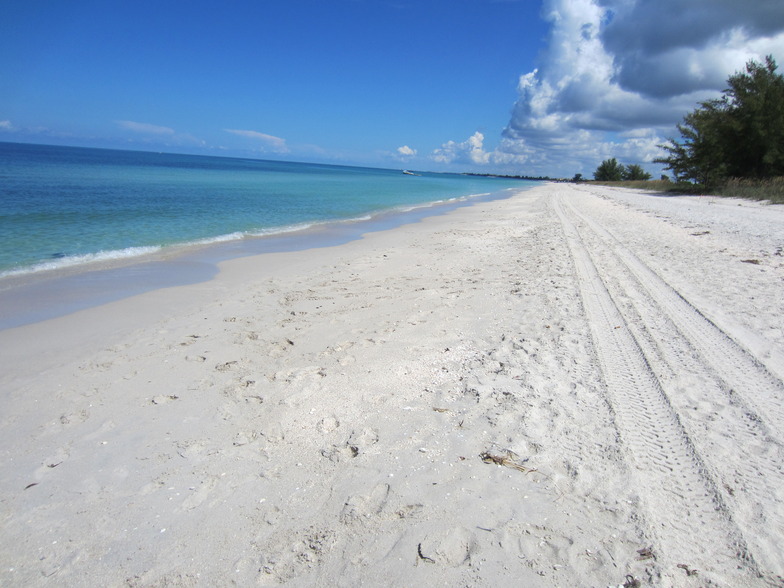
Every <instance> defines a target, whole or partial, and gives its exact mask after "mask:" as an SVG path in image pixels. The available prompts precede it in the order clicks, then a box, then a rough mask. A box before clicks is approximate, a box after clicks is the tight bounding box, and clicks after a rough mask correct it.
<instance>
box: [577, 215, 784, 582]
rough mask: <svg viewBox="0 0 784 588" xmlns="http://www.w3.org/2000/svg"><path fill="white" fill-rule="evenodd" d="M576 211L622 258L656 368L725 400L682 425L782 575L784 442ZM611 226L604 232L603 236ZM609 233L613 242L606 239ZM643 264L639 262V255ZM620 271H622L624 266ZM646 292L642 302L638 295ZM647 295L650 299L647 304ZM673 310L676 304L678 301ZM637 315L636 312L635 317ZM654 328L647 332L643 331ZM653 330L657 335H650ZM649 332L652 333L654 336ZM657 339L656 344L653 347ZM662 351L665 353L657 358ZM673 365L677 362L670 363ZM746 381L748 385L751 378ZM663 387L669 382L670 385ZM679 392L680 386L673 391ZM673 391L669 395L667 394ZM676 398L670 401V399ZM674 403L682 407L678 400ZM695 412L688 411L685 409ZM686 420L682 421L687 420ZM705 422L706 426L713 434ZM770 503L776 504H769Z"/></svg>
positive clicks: (768, 564) (750, 535) (756, 549)
mask: <svg viewBox="0 0 784 588" xmlns="http://www.w3.org/2000/svg"><path fill="white" fill-rule="evenodd" d="M564 206H566V207H567V208H568V209H569V210H570V212H572V213H573V214H574V215H575V217H576V218H578V219H579V220H581V221H583V222H584V223H585V224H586V225H587V226H588V227H589V228H591V229H593V232H594V233H595V234H596V236H597V237H598V240H599V243H600V245H599V246H600V247H602V248H603V249H606V250H608V251H609V261H608V262H607V263H610V264H614V265H615V264H617V265H619V266H621V267H624V268H625V270H626V271H625V272H623V275H624V276H625V278H622V277H618V280H621V281H624V282H625V283H624V284H620V285H618V286H616V288H618V289H621V290H622V291H624V293H626V294H627V295H629V296H630V298H631V299H632V306H633V310H630V309H627V310H626V311H625V312H626V314H627V315H628V314H630V313H632V312H633V313H635V316H634V317H632V319H631V320H630V321H629V324H630V327H631V325H632V324H635V323H636V322H641V323H642V326H640V327H637V328H634V329H633V331H636V332H638V333H639V334H640V335H639V336H638V337H636V338H637V341H638V344H640V346H641V348H642V347H643V346H644V349H643V351H644V353H646V350H647V353H646V354H647V355H649V356H650V358H651V361H655V362H656V363H657V367H658V370H657V371H659V372H666V371H668V370H669V371H670V372H671V373H675V372H677V371H680V372H682V373H684V372H685V373H692V374H699V375H700V376H701V377H702V381H703V382H704V383H703V384H702V385H701V386H700V387H699V390H692V391H691V393H692V394H693V395H695V396H698V399H699V400H700V401H701V402H704V403H706V404H708V405H718V406H723V407H724V409H723V410H719V411H716V412H715V413H713V414H712V416H711V418H709V419H704V420H703V421H701V422H699V423H698V424H697V425H696V426H695V427H693V428H692V429H691V430H690V428H689V427H688V422H689V421H688V418H687V421H686V424H684V428H685V429H687V431H688V433H689V435H690V437H691V439H692V440H693V442H694V444H695V446H697V447H698V448H704V449H705V450H704V451H702V452H701V455H707V456H708V457H709V458H713V459H708V460H705V459H704V458H703V461H707V462H708V463H709V464H710V466H711V469H712V470H713V471H716V472H718V477H719V478H720V479H722V480H723V481H724V484H722V485H721V486H720V487H719V491H720V492H721V493H722V495H723V497H724V500H725V502H726V503H727V504H728V505H732V506H733V507H734V510H733V519H734V520H735V523H736V525H737V526H738V527H739V528H741V529H742V530H745V532H744V537H745V541H746V543H747V544H748V545H749V548H750V549H751V552H752V554H753V555H754V558H755V560H757V561H758V562H759V563H760V565H762V564H763V563H764V564H765V568H767V569H769V570H771V574H778V575H779V576H782V575H784V554H782V553H781V552H780V549H779V548H778V547H777V546H778V544H779V542H780V541H781V537H782V536H784V506H782V505H784V470H783V468H782V464H784V448H782V446H781V444H780V443H778V442H777V441H775V439H771V438H770V433H769V430H768V427H767V426H765V424H764V422H763V421H762V419H761V418H760V417H759V415H757V414H756V413H755V411H754V410H753V409H752V408H750V407H749V406H748V405H747V403H746V402H745V401H744V399H743V398H742V397H740V396H739V395H738V394H737V393H736V392H735V391H734V390H732V389H730V387H729V385H728V384H727V383H726V382H725V381H724V380H723V379H722V378H721V375H720V374H718V373H717V371H716V370H715V368H714V366H713V365H712V364H711V363H710V362H709V361H708V360H707V359H706V358H705V357H704V356H703V355H702V354H701V353H700V352H699V351H698V350H697V349H696V346H695V344H694V342H693V341H692V340H691V339H690V338H689V337H688V336H686V335H684V334H683V332H682V331H681V330H680V329H679V328H678V326H677V324H676V321H675V320H673V318H672V317H671V312H672V311H673V309H671V308H668V307H663V306H662V305H661V304H660V303H659V302H657V301H656V300H654V298H653V296H652V295H651V294H650V292H649V291H648V290H647V289H646V287H645V285H644V284H643V283H642V282H640V281H639V279H638V278H637V274H636V272H634V271H633V270H632V268H629V267H628V265H627V264H626V261H625V260H623V259H622V258H621V257H620V256H619V255H618V254H617V252H615V244H616V243H617V242H618V241H617V239H608V238H607V236H609V235H611V233H609V231H606V230H604V229H602V228H601V227H597V226H596V223H594V222H593V221H591V219H590V218H589V217H587V216H586V215H584V214H581V213H580V212H579V211H577V210H576V209H575V206H574V205H573V204H572V203H565V204H564ZM602 233H606V235H602ZM608 240H609V242H608ZM640 263H642V262H640ZM618 275H619V276H620V275H621V273H620V272H619V274H618ZM641 298H644V299H645V300H644V301H643V302H640V299H641ZM645 301H648V302H649V303H650V305H649V306H647V307H646V304H645V303H644V302H645ZM674 310H675V311H677V310H678V309H677V308H675V309H674ZM635 318H636V319H637V320H636V321H635ZM645 335H649V337H645ZM651 335H655V336H651ZM646 339H655V341H656V342H653V343H649V342H647V341H646ZM652 346H655V347H656V349H655V350H653V352H652V349H651V347H652ZM657 352H659V353H661V354H664V355H666V357H659V356H658V354H657ZM670 364H672V365H670ZM747 385H748V384H747ZM665 387H666V386H665ZM675 393H676V394H677V391H676V392H675ZM670 396H672V394H670ZM671 404H672V403H671ZM673 410H675V411H676V413H677V409H676V408H675V407H673ZM691 412H692V411H691V410H689V411H687V413H686V415H687V417H688V416H689V413H691ZM682 424H683V423H682ZM702 429H708V430H709V432H708V435H707V437H708V439H707V440H706V433H705V431H704V430H702ZM710 434H712V435H714V439H725V440H726V439H727V438H729V439H731V440H732V446H733V448H732V449H731V450H730V451H728V450H727V448H726V447H719V448H717V447H716V445H715V441H711V440H710ZM730 484H732V485H736V484H740V488H739V491H738V492H734V491H732V490H731V489H730V490H729V492H727V491H726V490H727V489H728V488H729V487H730ZM771 503H772V504H773V506H771Z"/></svg>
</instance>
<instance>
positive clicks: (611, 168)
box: [593, 157, 624, 182]
mask: <svg viewBox="0 0 784 588" xmlns="http://www.w3.org/2000/svg"><path fill="white" fill-rule="evenodd" d="M623 171H624V168H623V166H622V165H621V164H620V163H618V160H617V159H615V158H614V157H613V158H612V159H605V160H604V161H603V162H601V163H600V164H599V167H597V168H596V171H595V172H593V179H594V180H597V181H599V182H620V181H621V180H622V179H623Z"/></svg>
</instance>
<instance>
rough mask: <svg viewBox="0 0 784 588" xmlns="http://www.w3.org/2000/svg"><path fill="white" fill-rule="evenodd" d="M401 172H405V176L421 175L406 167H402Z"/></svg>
mask: <svg viewBox="0 0 784 588" xmlns="http://www.w3.org/2000/svg"><path fill="white" fill-rule="evenodd" d="M403 173H404V174H406V175H407V176H421V175H422V174H415V173H414V172H410V171H408V170H407V169H404V170H403Z"/></svg>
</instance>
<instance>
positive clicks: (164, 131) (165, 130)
mask: <svg viewBox="0 0 784 588" xmlns="http://www.w3.org/2000/svg"><path fill="white" fill-rule="evenodd" d="M116 122H117V124H118V125H120V126H121V127H122V128H124V129H126V130H129V131H133V132H134V133H143V134H145V135H174V134H175V131H174V129H172V128H169V127H161V126H158V125H152V124H150V123H142V122H134V121H132V120H118V121H116Z"/></svg>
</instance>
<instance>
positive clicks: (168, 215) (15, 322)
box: [0, 143, 536, 329]
mask: <svg viewBox="0 0 784 588" xmlns="http://www.w3.org/2000/svg"><path fill="white" fill-rule="evenodd" d="M412 173H414V174H415V175H411V173H403V170H390V169H372V168H360V167H346V166H336V165H323V164H309V163H291V162H279V161H262V160H255V159H240V158H229V157H212V156H200V155H177V154H171V153H150V152H140V151H116V150H108V149H88V148H79V147H54V146H45V145H30V144H13V143H0V329H5V328H12V327H16V326H21V325H25V324H30V323H33V322H38V321H42V320H46V319H50V318H54V317H58V316H63V315H65V314H69V313H71V312H74V311H77V310H80V309H84V308H89V307H91V306H95V305H99V304H104V303H107V302H110V301H113V300H119V299H121V298H125V297H128V296H133V295H135V294H140V293H142V292H146V291H150V290H154V289H157V288H165V287H170V286H175V285H184V284H192V283H198V282H203V281H205V280H209V279H210V278H212V277H213V276H214V275H215V274H216V273H217V271H218V270H217V265H218V263H220V262H221V261H224V260H227V259H232V258H236V257H242V256H246V255H255V254H259V253H264V252H272V251H294V250H304V249H309V248H313V247H324V246H332V245H338V244H340V243H345V242H347V241H349V240H351V239H356V238H359V237H361V235H362V234H364V233H367V232H370V231H374V230H381V229H387V228H392V227H394V226H399V225H400V224H404V223H407V222H414V221H416V220H418V219H421V218H424V217H427V216H431V215H434V214H439V213H442V212H446V211H448V210H451V209H453V208H456V207H458V206H465V205H469V204H470V203H472V202H477V201H483V200H489V199H495V198H503V197H506V196H508V195H511V194H512V193H513V191H515V190H521V189H526V188H530V187H533V186H534V185H536V183H535V182H526V181H522V180H515V179H503V178H489V177H478V176H466V175H460V174H439V173H424V172H412Z"/></svg>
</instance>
